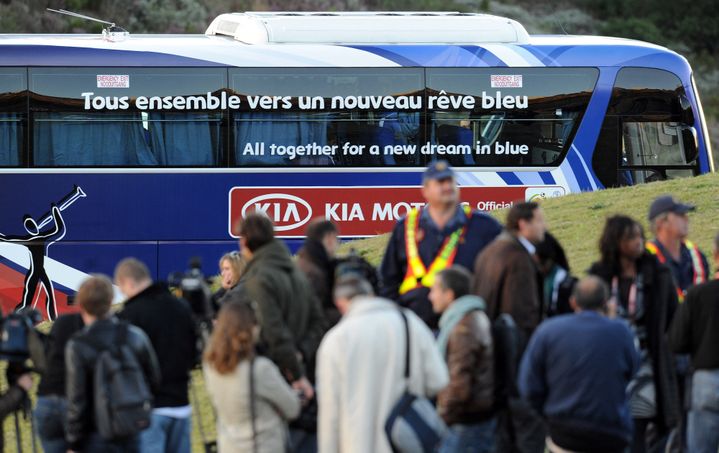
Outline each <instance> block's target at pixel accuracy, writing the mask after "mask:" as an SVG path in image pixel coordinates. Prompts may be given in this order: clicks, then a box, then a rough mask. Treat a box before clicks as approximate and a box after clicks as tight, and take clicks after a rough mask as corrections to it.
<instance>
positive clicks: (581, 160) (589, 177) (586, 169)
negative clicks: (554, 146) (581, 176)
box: [572, 145, 597, 190]
mask: <svg viewBox="0 0 719 453" xmlns="http://www.w3.org/2000/svg"><path fill="white" fill-rule="evenodd" d="M572 151H574V152H575V153H577V156H578V157H579V161H580V162H581V163H582V167H584V172H585V173H586V174H587V179H588V180H589V184H591V185H592V190H597V183H596V182H594V177H593V176H592V173H591V172H590V171H589V167H587V163H586V162H585V161H584V157H583V156H582V153H580V152H579V150H578V149H577V147H576V146H574V145H572Z"/></svg>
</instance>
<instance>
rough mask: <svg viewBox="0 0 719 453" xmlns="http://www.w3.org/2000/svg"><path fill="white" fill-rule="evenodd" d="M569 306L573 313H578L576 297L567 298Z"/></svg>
mask: <svg viewBox="0 0 719 453" xmlns="http://www.w3.org/2000/svg"><path fill="white" fill-rule="evenodd" d="M569 306H570V307H571V308H572V311H573V312H575V313H576V312H578V311H579V305H578V304H577V298H576V297H570V298H569Z"/></svg>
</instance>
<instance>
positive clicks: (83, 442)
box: [65, 275, 160, 453]
mask: <svg viewBox="0 0 719 453" xmlns="http://www.w3.org/2000/svg"><path fill="white" fill-rule="evenodd" d="M113 295H114V292H113V288H112V282H110V279H109V278H107V277H105V276H104V275H95V276H92V277H89V278H88V279H87V280H85V281H84V282H83V283H82V285H80V289H79V290H78V291H77V296H76V298H75V301H76V303H77V304H78V305H79V307H80V314H81V315H82V319H83V321H84V322H85V326H86V327H85V328H84V329H83V330H81V331H80V332H78V333H77V334H75V336H73V337H72V338H71V339H70V341H69V342H68V344H67V348H66V349H65V367H66V369H67V376H66V391H67V433H66V435H65V439H66V440H67V443H68V447H69V451H73V452H103V453H115V452H117V453H126V452H136V451H137V450H138V440H137V436H132V437H128V438H122V439H112V440H107V439H103V438H102V437H101V436H100V434H99V433H98V430H97V425H96V421H95V412H94V407H95V404H94V403H95V395H94V386H93V381H94V374H95V363H96V362H97V359H98V357H99V355H100V353H101V352H102V351H103V350H107V349H109V348H111V347H113V346H114V344H115V342H116V339H117V337H118V336H119V335H120V334H121V329H123V330H124V329H125V327H126V326H123V325H121V324H120V323H119V322H118V320H117V319H116V318H114V317H113V316H112V315H111V313H110V305H111V304H112V299H113ZM124 344H125V345H126V346H128V347H129V348H130V350H131V351H132V353H133V354H134V355H135V357H136V358H137V362H138V363H139V364H140V366H141V367H142V370H143V372H144V374H145V376H146V377H147V381H148V382H149V383H150V387H151V388H152V390H153V392H155V391H156V390H157V388H158V386H159V384H160V367H159V365H158V364H157V357H156V356H155V351H154V350H153V349H152V345H151V344H150V340H149V339H148V338H147V335H145V333H144V332H143V331H142V330H141V329H139V328H137V327H135V326H127V330H126V338H125V343H124ZM98 345H102V347H103V349H100V348H99V347H98Z"/></svg>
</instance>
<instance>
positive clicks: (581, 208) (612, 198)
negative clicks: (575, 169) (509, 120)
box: [340, 174, 719, 274]
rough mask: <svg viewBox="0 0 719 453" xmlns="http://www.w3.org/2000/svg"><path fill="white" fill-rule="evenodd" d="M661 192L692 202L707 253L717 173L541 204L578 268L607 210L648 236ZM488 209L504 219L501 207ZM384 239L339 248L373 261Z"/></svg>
mask: <svg viewBox="0 0 719 453" xmlns="http://www.w3.org/2000/svg"><path fill="white" fill-rule="evenodd" d="M666 193H670V194H673V195H674V196H675V197H677V198H679V199H680V200H682V201H684V202H686V203H691V204H694V205H696V206H697V210H696V211H695V212H693V213H690V214H689V219H690V223H689V229H690V237H691V239H692V240H693V241H694V242H695V243H697V244H698V245H699V247H700V248H701V249H702V250H703V251H704V252H705V253H707V254H709V253H711V250H712V242H713V240H714V237H715V236H716V234H717V233H718V232H719V225H718V224H717V222H716V220H717V218H719V174H709V175H704V176H700V177H697V178H692V179H678V180H673V181H662V182H655V183H651V184H644V185H639V186H634V187H623V188H619V189H608V190H602V191H599V192H587V193H581V194H574V195H568V196H565V197H561V198H555V199H551V200H546V201H544V202H542V207H543V208H544V210H545V215H546V218H547V222H548V224H549V229H550V231H551V232H552V234H554V235H555V236H556V237H557V238H558V239H559V241H560V242H561V243H562V246H563V247H564V248H565V250H566V252H567V255H568V257H569V262H570V266H571V267H572V269H573V272H575V273H577V274H584V273H585V271H586V269H587V268H588V267H589V265H590V264H591V263H592V262H593V261H595V260H596V259H598V257H599V252H598V248H597V243H598V241H599V235H600V234H601V231H602V229H603V227H604V221H605V219H606V218H607V217H609V216H611V215H613V214H627V215H629V216H632V217H634V218H636V219H637V220H640V221H641V222H642V224H643V225H644V227H645V230H646V233H647V236H648V237H649V235H650V233H649V228H648V221H647V212H648V210H649V205H650V204H651V202H652V200H653V199H654V198H655V197H657V196H658V195H661V194H666ZM491 214H492V215H493V216H494V217H496V218H497V219H498V220H499V221H500V222H502V223H504V218H505V216H506V212H505V211H502V210H500V211H494V212H492V213H491ZM387 240H388V235H383V236H378V237H374V238H370V239H363V240H359V241H352V242H349V243H345V244H343V246H342V249H341V251H340V253H347V252H348V251H349V249H350V248H354V249H356V250H357V252H359V253H360V254H362V255H363V256H365V257H366V258H367V259H368V260H369V261H370V262H372V263H373V264H376V265H378V264H379V262H380V261H381V259H382V254H383V253H384V249H385V247H386V244H387Z"/></svg>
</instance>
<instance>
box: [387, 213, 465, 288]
mask: <svg viewBox="0 0 719 453" xmlns="http://www.w3.org/2000/svg"><path fill="white" fill-rule="evenodd" d="M463 209H464V213H465V214H466V215H467V222H466V223H465V224H464V226H462V227H461V228H457V229H456V230H454V231H453V232H452V234H450V235H449V236H447V238H445V240H444V243H442V247H441V248H440V249H439V253H437V256H436V257H435V258H434V261H432V264H430V266H429V270H427V268H426V267H425V266H424V263H423V262H422V258H420V256H419V249H418V242H419V241H418V240H417V231H419V216H420V212H421V211H420V210H418V209H412V210H411V211H409V213H407V218H406V219H405V224H404V241H405V249H406V252H407V272H406V273H405V275H404V280H403V281H402V284H401V285H400V286H399V294H400V295H402V294H406V293H408V292H410V291H412V290H413V289H415V288H419V287H422V286H425V287H427V288H429V287H431V286H432V284H433V283H434V277H435V275H437V273H438V272H440V271H442V270H443V269H446V268H447V267H449V266H451V265H452V263H453V262H454V257H455V256H456V255H457V246H458V245H459V243H460V241H461V239H462V238H463V237H464V233H465V231H466V230H467V225H468V224H469V220H470V218H471V217H472V208H470V207H469V206H468V205H464V206H463Z"/></svg>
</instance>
